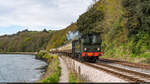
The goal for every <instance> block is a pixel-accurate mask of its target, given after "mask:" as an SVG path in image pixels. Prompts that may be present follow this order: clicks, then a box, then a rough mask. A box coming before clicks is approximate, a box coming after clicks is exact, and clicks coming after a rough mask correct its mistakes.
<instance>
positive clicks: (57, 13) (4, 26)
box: [0, 0, 92, 35]
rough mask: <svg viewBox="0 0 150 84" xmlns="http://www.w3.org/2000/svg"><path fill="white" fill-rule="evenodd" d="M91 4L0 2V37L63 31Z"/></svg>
mask: <svg viewBox="0 0 150 84" xmlns="http://www.w3.org/2000/svg"><path fill="white" fill-rule="evenodd" d="M91 4H92V0H0V35H3V34H12V33H16V32H18V31H21V30H24V29H29V30H43V29H44V28H46V29H47V30H58V29H63V28H65V27H67V26H68V25H69V24H71V23H72V22H75V21H76V20H77V19H78V17H79V15H81V14H82V13H84V12H85V11H86V10H87V8H88V7H89V5H91Z"/></svg>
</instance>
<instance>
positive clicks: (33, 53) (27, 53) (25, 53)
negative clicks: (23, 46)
mask: <svg viewBox="0 0 150 84" xmlns="http://www.w3.org/2000/svg"><path fill="white" fill-rule="evenodd" d="M0 54H23V55H36V54H37V52H0Z"/></svg>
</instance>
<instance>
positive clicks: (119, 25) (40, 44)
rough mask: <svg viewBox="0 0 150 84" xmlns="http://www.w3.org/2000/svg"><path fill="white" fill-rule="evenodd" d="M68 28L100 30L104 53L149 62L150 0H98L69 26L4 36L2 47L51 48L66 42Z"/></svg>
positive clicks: (82, 32) (74, 29) (71, 29)
mask: <svg viewBox="0 0 150 84" xmlns="http://www.w3.org/2000/svg"><path fill="white" fill-rule="evenodd" d="M69 31H79V32H80V33H81V34H86V33H92V32H99V33H100V34H101V37H100V38H102V45H101V46H102V51H103V53H104V56H103V57H113V58H118V59H126V60H131V61H140V62H148V63H150V61H149V60H148V59H150V0H99V1H97V2H95V4H92V5H91V6H90V7H89V8H88V10H87V12H85V13H84V14H82V15H81V16H80V17H79V19H78V20H77V22H76V23H73V24H71V25H70V26H68V27H67V28H66V29H63V30H59V31H51V32H44V31H43V32H29V31H26V32H25V31H24V32H20V33H17V34H16V35H11V36H1V37H0V51H39V50H40V49H47V50H49V49H50V48H55V47H58V46H61V45H63V44H64V43H65V42H67V40H66V34H67V32H69ZM133 58H134V59H133ZM139 58H140V59H142V60H139Z"/></svg>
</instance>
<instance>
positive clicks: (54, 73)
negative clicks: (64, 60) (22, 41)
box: [40, 52, 61, 83]
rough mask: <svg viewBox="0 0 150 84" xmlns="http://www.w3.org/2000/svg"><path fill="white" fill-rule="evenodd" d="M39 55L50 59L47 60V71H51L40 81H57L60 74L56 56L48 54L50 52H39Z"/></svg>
mask: <svg viewBox="0 0 150 84" xmlns="http://www.w3.org/2000/svg"><path fill="white" fill-rule="evenodd" d="M42 54H43V55H42ZM40 55H41V56H42V58H46V59H47V60H49V59H50V60H51V61H48V62H49V67H48V71H49V72H51V74H50V75H49V76H48V77H47V78H45V79H43V80H41V82H42V83H58V81H59V77H60V75H61V68H60V67H59V60H58V56H54V55H50V54H47V53H46V52H41V54H40ZM53 62H54V63H53Z"/></svg>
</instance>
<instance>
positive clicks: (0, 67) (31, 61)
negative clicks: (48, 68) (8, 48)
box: [0, 54, 47, 83]
mask: <svg viewBox="0 0 150 84" xmlns="http://www.w3.org/2000/svg"><path fill="white" fill-rule="evenodd" d="M0 58H1V59H0V62H1V63H0V83H1V82H6V83H7V82H12V83H13V82H34V81H36V80H39V79H40V78H41V76H42V75H43V74H44V72H43V71H42V70H41V69H38V68H40V67H42V66H45V65H47V64H46V63H45V62H44V61H40V60H37V59H35V55H22V54H0Z"/></svg>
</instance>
